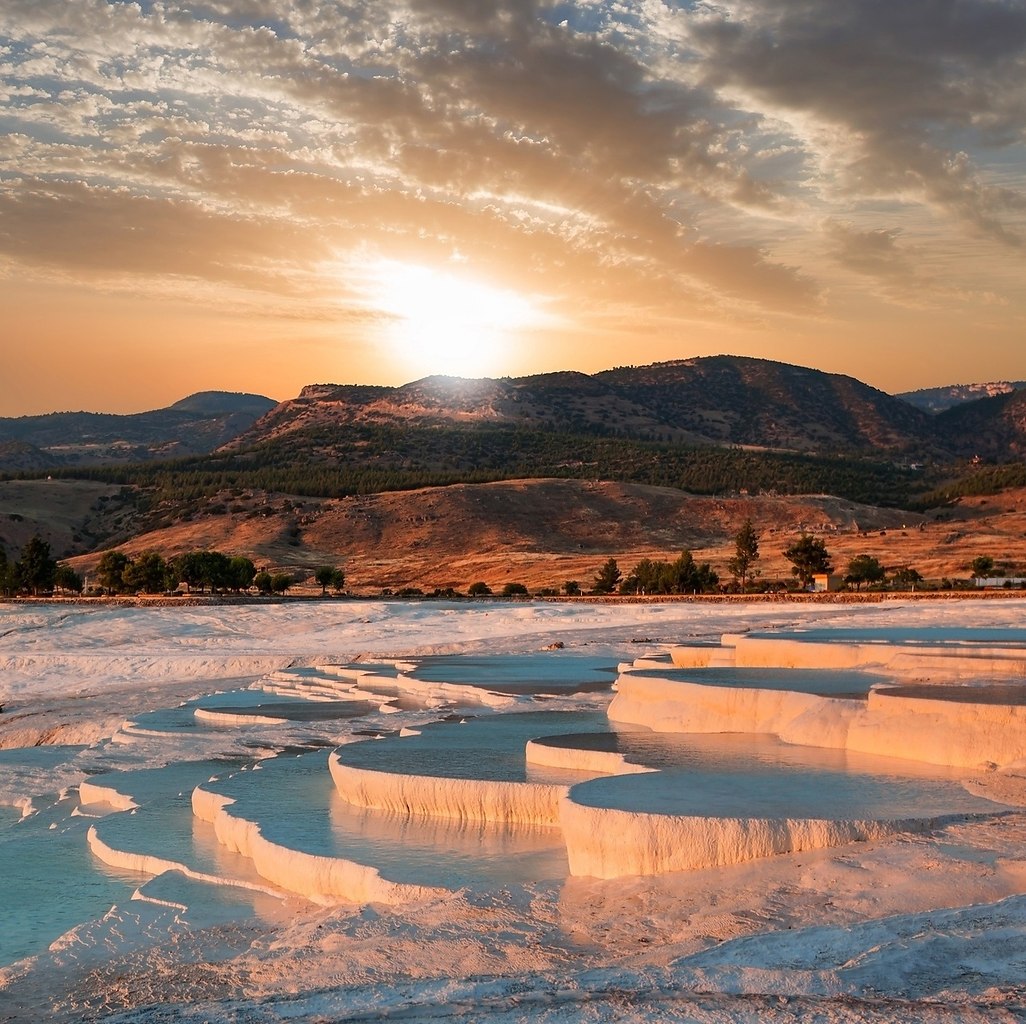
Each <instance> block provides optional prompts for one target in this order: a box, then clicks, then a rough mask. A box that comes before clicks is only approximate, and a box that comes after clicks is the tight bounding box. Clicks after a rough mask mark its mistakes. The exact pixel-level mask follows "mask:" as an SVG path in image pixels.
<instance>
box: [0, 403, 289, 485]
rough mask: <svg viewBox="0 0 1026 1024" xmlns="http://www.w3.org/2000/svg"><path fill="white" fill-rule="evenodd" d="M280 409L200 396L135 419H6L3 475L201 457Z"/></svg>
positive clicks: (0, 435) (0, 437)
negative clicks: (267, 413)
mask: <svg viewBox="0 0 1026 1024" xmlns="http://www.w3.org/2000/svg"><path fill="white" fill-rule="evenodd" d="M276 404H277V403H276V402H275V401H274V399H272V398H266V397H264V396H263V395H248V394H237V393H233V392H227V391H200V392H197V393H196V394H194V395H189V396H188V397H187V398H183V399H182V400H181V401H179V402H175V403H174V405H171V406H169V407H168V408H166V409H155V410H153V411H151V412H140V413H132V414H130V415H117V414H115V413H98V412H52V413H48V414H46V415H42V416H17V417H0V470H6V471H8V472H10V471H20V470H46V469H55V468H58V467H61V466H84V465H97V464H104V463H111V462H114V463H126V462H144V461H147V460H150V459H173V458H178V457H181V456H183V455H201V454H205V453H207V452H211V451H214V449H216V448H218V447H219V446H221V445H222V444H225V443H226V442H228V441H230V440H231V439H232V438H234V437H236V436H238V434H239V433H240V432H242V431H243V430H245V429H246V428H247V427H249V426H250V425H251V424H252V423H253V422H254V421H255V420H257V419H258V418H259V417H260V416H262V415H263V414H264V413H266V412H267V411H268V410H270V409H273V408H274V406H275V405H276Z"/></svg>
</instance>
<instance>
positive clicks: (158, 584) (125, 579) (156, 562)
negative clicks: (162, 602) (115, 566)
mask: <svg viewBox="0 0 1026 1024" xmlns="http://www.w3.org/2000/svg"><path fill="white" fill-rule="evenodd" d="M121 579H122V583H123V585H124V589H125V590H128V591H133V592H138V591H142V593H144V594H162V593H164V591H165V590H167V588H168V569H167V562H165V561H164V559H163V556H161V554H160V552H158V551H152V550H151V551H143V552H142V553H141V554H139V555H137V556H136V558H134V559H133V560H132V562H131V563H130V564H129V565H127V566H126V567H125V569H124V572H123V573H122V574H121Z"/></svg>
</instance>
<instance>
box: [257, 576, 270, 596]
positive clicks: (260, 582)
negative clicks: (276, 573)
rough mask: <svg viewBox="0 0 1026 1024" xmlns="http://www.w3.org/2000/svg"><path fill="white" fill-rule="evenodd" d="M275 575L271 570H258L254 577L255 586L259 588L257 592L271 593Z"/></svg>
mask: <svg viewBox="0 0 1026 1024" xmlns="http://www.w3.org/2000/svg"><path fill="white" fill-rule="evenodd" d="M272 581H273V577H272V576H271V574H270V573H269V572H258V573H257V574H256V575H255V576H254V577H253V586H254V587H256V588H257V592H258V593H261V594H269V593H271V583H272Z"/></svg>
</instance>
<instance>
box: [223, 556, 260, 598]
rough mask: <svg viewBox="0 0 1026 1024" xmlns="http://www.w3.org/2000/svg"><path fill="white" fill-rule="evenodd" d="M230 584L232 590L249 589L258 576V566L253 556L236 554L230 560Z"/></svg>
mask: <svg viewBox="0 0 1026 1024" xmlns="http://www.w3.org/2000/svg"><path fill="white" fill-rule="evenodd" d="M228 577H229V580H230V583H229V586H230V587H231V589H232V590H234V591H236V592H238V591H240V590H249V588H250V587H251V586H253V580H254V578H255V577H256V566H255V565H254V564H253V560H252V559H251V558H245V557H243V556H242V555H236V556H235V557H234V558H232V559H230V560H229V562H228Z"/></svg>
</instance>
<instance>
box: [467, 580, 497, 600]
mask: <svg viewBox="0 0 1026 1024" xmlns="http://www.w3.org/2000/svg"><path fill="white" fill-rule="evenodd" d="M491 592H492V588H491V587H490V586H488V584H487V583H485V581H484V580H478V581H477V582H476V583H471V584H470V586H469V587H467V593H468V594H469V595H470V596H471V597H487V596H488V595H489V594H490V593H491Z"/></svg>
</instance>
